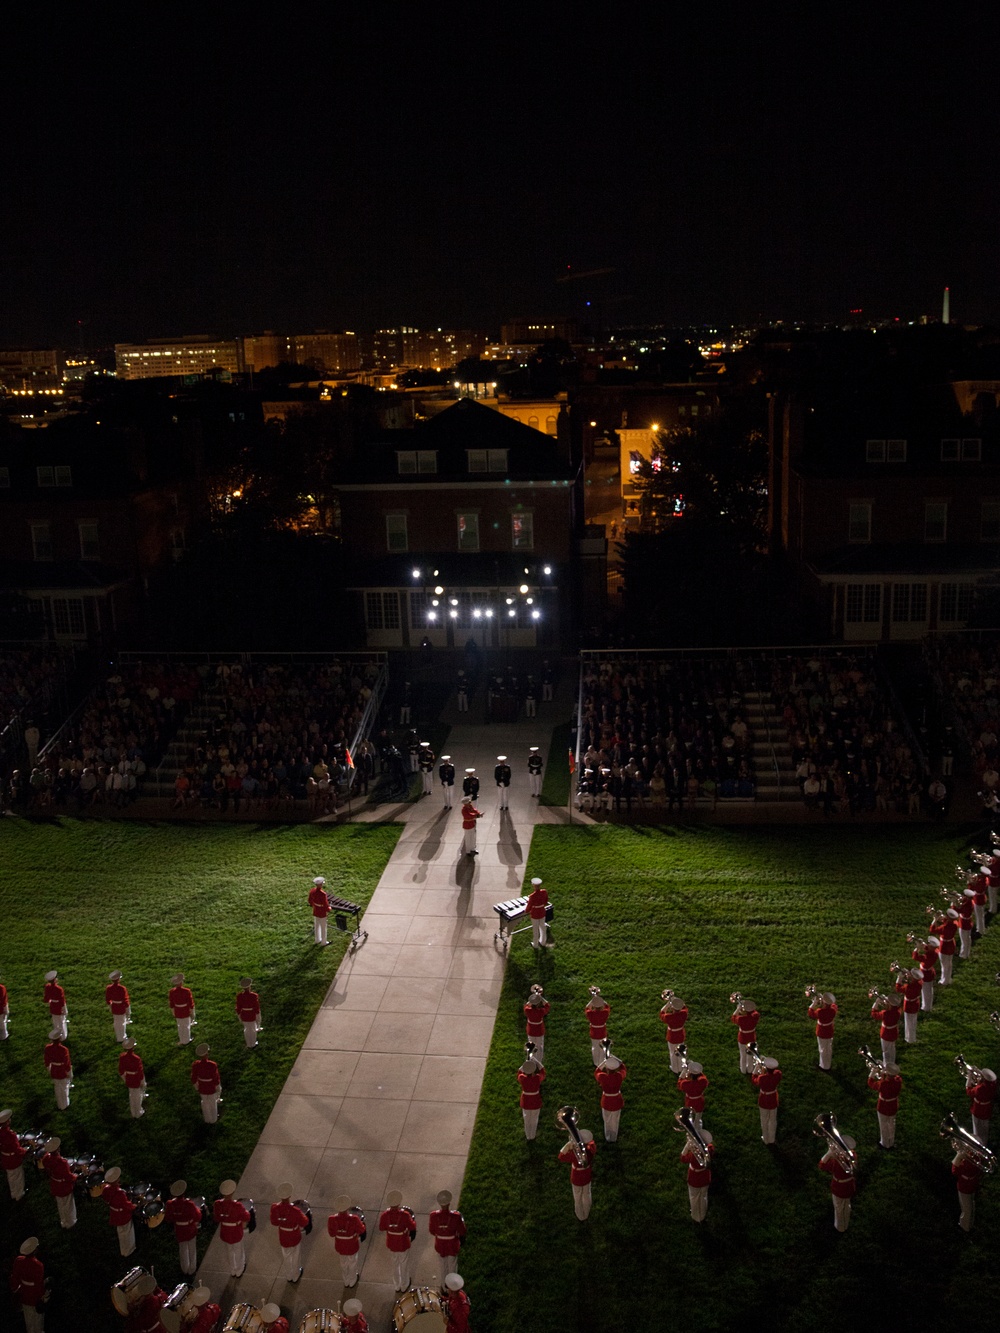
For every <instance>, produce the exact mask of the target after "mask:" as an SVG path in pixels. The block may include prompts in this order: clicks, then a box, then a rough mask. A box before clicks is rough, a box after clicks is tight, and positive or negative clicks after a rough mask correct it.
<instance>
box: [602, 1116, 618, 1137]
mask: <svg viewBox="0 0 1000 1333" xmlns="http://www.w3.org/2000/svg"><path fill="white" fill-rule="evenodd" d="M601 1115H602V1116H603V1117H604V1139H605V1142H607V1143H615V1142H617V1140H618V1121H619V1120H620V1119H621V1116H622V1113H621V1111H602V1112H601Z"/></svg>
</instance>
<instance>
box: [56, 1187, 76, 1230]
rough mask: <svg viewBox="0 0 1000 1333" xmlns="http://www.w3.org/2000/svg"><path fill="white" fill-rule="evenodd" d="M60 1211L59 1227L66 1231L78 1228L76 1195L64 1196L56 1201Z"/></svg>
mask: <svg viewBox="0 0 1000 1333" xmlns="http://www.w3.org/2000/svg"><path fill="white" fill-rule="evenodd" d="M56 1207H57V1208H58V1209H59V1225H60V1226H61V1227H63V1228H64V1229H65V1230H67V1231H68V1230H69V1228H70V1227H75V1226H76V1195H75V1194H63V1195H60V1196H59V1198H57V1199H56Z"/></svg>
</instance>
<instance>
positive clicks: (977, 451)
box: [962, 440, 983, 463]
mask: <svg viewBox="0 0 1000 1333" xmlns="http://www.w3.org/2000/svg"><path fill="white" fill-rule="evenodd" d="M982 456H983V442H982V440H963V441H962V462H963V463H978V462H979V460H980V459H981V458H982Z"/></svg>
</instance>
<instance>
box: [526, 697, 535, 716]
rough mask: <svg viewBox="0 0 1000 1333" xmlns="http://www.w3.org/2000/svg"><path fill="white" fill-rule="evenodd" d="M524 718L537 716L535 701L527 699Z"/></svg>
mask: <svg viewBox="0 0 1000 1333" xmlns="http://www.w3.org/2000/svg"><path fill="white" fill-rule="evenodd" d="M524 716H525V717H534V716H535V701H534V699H525V701H524Z"/></svg>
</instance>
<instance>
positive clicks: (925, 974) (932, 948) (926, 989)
mask: <svg viewBox="0 0 1000 1333" xmlns="http://www.w3.org/2000/svg"><path fill="white" fill-rule="evenodd" d="M912 957H913V960H914V962H915V963H916V964H917V967H918V969H919V971H920V1008H921V1010H922V1011H923V1012H924V1013H925V1014H929V1013H930V1011H931V1010H932V1009H933V1008H934V982H935V981H936V979H937V960H938V946H937V941H936V940H935V939H934V937H933V936H929V937H928V938H927V939H926V940H920V939H915V940H914V941H913V954H912Z"/></svg>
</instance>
